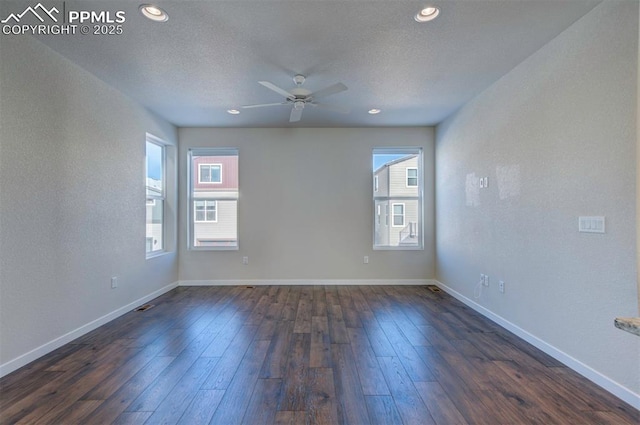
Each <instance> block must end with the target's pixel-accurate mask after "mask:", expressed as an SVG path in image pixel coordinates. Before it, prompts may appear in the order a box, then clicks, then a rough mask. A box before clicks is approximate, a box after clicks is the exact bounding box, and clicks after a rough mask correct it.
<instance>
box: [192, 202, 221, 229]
mask: <svg viewBox="0 0 640 425" xmlns="http://www.w3.org/2000/svg"><path fill="white" fill-rule="evenodd" d="M196 202H204V220H198V210H197V209H196V205H195V203H196ZM207 203H213V205H214V207H215V208H214V211H215V213H216V218H215V220H207ZM193 221H194V222H196V223H217V222H218V201H216V200H215V199H194V200H193Z"/></svg>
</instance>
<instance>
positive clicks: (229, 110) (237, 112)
mask: <svg viewBox="0 0 640 425" xmlns="http://www.w3.org/2000/svg"><path fill="white" fill-rule="evenodd" d="M227 112H228V113H230V114H231V115H238V114H239V113H240V111H238V110H237V109H227Z"/></svg>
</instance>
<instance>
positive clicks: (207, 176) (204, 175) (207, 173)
mask: <svg viewBox="0 0 640 425" xmlns="http://www.w3.org/2000/svg"><path fill="white" fill-rule="evenodd" d="M200 181H202V182H210V181H211V167H210V166H208V165H201V166H200Z"/></svg>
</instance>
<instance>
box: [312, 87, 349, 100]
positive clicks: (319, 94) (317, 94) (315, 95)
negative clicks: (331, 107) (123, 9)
mask: <svg viewBox="0 0 640 425" xmlns="http://www.w3.org/2000/svg"><path fill="white" fill-rule="evenodd" d="M345 90H347V86H345V85H344V84H342V83H335V84H333V85H331V86H329V87H325V88H323V89H322V90H318V91H317V92H314V93H311V94H310V95H309V99H314V100H315V99H320V98H321V97H326V96H329V95H332V94H336V93H340V92H341V91H345Z"/></svg>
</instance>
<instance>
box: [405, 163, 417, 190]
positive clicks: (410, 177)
mask: <svg viewBox="0 0 640 425" xmlns="http://www.w3.org/2000/svg"><path fill="white" fill-rule="evenodd" d="M407 187H418V169H417V168H407Z"/></svg>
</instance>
